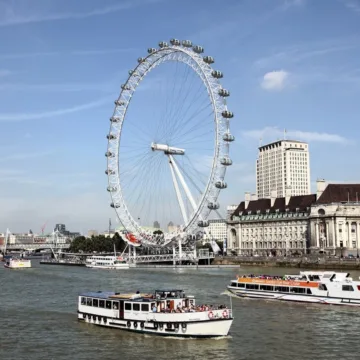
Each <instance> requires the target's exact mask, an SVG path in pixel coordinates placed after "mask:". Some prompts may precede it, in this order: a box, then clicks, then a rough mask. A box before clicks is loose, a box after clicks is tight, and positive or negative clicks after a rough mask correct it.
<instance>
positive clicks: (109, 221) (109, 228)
mask: <svg viewBox="0 0 360 360" xmlns="http://www.w3.org/2000/svg"><path fill="white" fill-rule="evenodd" d="M110 229H111V218H109V238H110Z"/></svg>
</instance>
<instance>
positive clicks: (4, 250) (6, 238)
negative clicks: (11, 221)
mask: <svg viewBox="0 0 360 360" xmlns="http://www.w3.org/2000/svg"><path fill="white" fill-rule="evenodd" d="M9 234H10V230H9V229H6V234H5V239H4V241H5V244H4V248H3V253H4V255H6V245H7V242H8V238H9Z"/></svg>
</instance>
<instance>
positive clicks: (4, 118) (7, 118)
mask: <svg viewBox="0 0 360 360" xmlns="http://www.w3.org/2000/svg"><path fill="white" fill-rule="evenodd" d="M110 102H111V99H109V98H106V99H100V100H97V101H93V102H90V103H87V104H82V105H77V106H74V107H70V108H65V109H60V110H53V111H45V112H40V113H28V114H27V113H15V114H1V113H0V122H15V121H28V120H39V119H46V118H51V117H55V116H62V115H67V114H72V113H75V112H79V111H83V110H89V109H93V108H96V107H100V106H102V105H104V104H107V103H110Z"/></svg>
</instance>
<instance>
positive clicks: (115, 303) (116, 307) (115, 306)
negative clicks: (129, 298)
mask: <svg viewBox="0 0 360 360" xmlns="http://www.w3.org/2000/svg"><path fill="white" fill-rule="evenodd" d="M118 308H119V303H118V302H117V301H113V309H114V310H117V309H118Z"/></svg>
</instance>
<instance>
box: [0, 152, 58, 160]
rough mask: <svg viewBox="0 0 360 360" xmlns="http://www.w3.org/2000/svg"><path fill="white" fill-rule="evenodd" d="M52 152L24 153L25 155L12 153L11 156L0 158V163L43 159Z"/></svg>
mask: <svg viewBox="0 0 360 360" xmlns="http://www.w3.org/2000/svg"><path fill="white" fill-rule="evenodd" d="M52 154H53V152H51V151H44V152H34V153H31V152H26V153H14V154H11V155H6V156H3V157H0V162H6V161H11V162H12V161H15V160H27V159H34V158H38V157H43V156H47V155H52Z"/></svg>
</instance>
